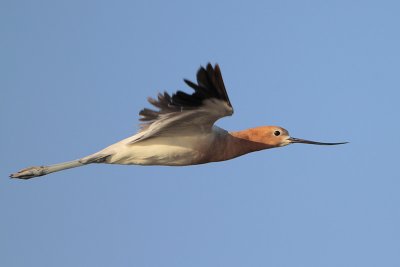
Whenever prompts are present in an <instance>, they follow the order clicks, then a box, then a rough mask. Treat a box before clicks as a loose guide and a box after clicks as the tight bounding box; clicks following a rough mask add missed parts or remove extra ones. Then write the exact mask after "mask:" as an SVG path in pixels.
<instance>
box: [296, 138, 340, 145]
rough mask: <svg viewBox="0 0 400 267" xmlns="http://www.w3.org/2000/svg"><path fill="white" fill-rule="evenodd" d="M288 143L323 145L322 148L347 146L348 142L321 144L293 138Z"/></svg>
mask: <svg viewBox="0 0 400 267" xmlns="http://www.w3.org/2000/svg"><path fill="white" fill-rule="evenodd" d="M289 141H290V143H291V144H294V143H301V144H311V145H324V146H333V145H343V144H347V143H348V142H340V143H323V142H315V141H310V140H305V139H300V138H294V137H289Z"/></svg>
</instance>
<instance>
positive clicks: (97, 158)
mask: <svg viewBox="0 0 400 267" xmlns="http://www.w3.org/2000/svg"><path fill="white" fill-rule="evenodd" d="M109 156H110V155H104V154H103V155H101V154H100V155H96V154H95V155H91V156H88V157H85V158H82V159H78V160H73V161H68V162H62V163H58V164H54V165H49V166H34V167H29V168H25V169H22V170H20V171H19V172H16V173H13V174H11V175H10V177H11V178H18V179H30V178H34V177H38V176H43V175H46V174H49V173H52V172H58V171H62V170H66V169H70V168H76V167H80V166H84V165H87V164H91V163H105V162H106V160H107V158H108V157H109Z"/></svg>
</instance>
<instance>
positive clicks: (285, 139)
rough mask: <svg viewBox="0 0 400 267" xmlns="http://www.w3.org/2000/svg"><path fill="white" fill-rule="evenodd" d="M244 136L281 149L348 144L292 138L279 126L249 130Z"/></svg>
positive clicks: (243, 133)
mask: <svg viewBox="0 0 400 267" xmlns="http://www.w3.org/2000/svg"><path fill="white" fill-rule="evenodd" d="M242 135H245V136H243V137H245V138H246V139H248V140H251V141H253V142H257V143H262V144H265V145H267V146H268V147H280V146H286V145H289V144H294V143H302V144H312V145H341V144H346V143H347V142H340V143H322V142H315V141H310V140H305V139H300V138H294V137H290V135H289V132H288V131H287V130H286V129H284V128H282V127H279V126H261V127H257V128H252V129H248V130H246V131H244V132H242Z"/></svg>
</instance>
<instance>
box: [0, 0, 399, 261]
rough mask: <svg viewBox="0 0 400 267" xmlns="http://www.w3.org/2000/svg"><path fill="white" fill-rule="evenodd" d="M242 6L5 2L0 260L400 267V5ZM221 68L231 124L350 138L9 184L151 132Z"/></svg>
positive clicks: (0, 52)
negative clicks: (151, 125) (155, 110)
mask: <svg viewBox="0 0 400 267" xmlns="http://www.w3.org/2000/svg"><path fill="white" fill-rule="evenodd" d="M242 2H243V3H241V2H239V1H209V0H204V1H172V0H171V1H161V0H160V1H81V0H79V1H77V0H74V1H18V0H16V1H11V0H3V1H1V2H0V34H1V41H0V57H1V60H0V73H1V75H0V120H1V131H0V132H1V138H0V147H1V150H2V151H1V156H0V158H1V166H2V167H1V169H0V266H7V267H17V266H18V267H19V266H40V267H43V266H58V267H64V266H65V267H67V266H68V267H70V266H74V267H79V266H140V267H153V266H154V267H156V266H157V267H159V266H174V267H188V266H199V267H200V266H201V267H204V266H207V267H209V266H230V267H239V266H279V267H286V266H297V267H299V266H300V267H301V266H304V267H314V266H315V267H316V266H325V267H337V266H363V267H372V266H385V267H391V266H396V267H397V266H400V193H399V189H400V175H399V168H398V165H399V156H398V151H399V149H400V141H399V139H400V124H399V117H400V107H399V99H400V93H399V92H400V78H399V77H400V76H399V69H400V65H399V62H400V49H399V47H400V32H399V25H400V16H399V10H400V4H399V2H398V1H294V0H293V1H246V2H244V1H242ZM208 62H212V63H219V64H220V67H221V70H222V74H223V77H224V80H225V85H226V87H227V88H228V93H229V95H230V100H231V102H232V104H233V106H234V108H235V114H234V116H233V117H230V118H224V119H222V120H220V121H218V122H217V124H218V125H219V126H220V127H223V128H225V129H228V130H240V129H245V128H249V127H254V126H260V125H280V126H283V127H285V128H286V129H288V130H289V132H290V133H291V135H292V136H294V137H299V138H306V139H311V140H317V141H328V142H337V141H349V142H350V144H348V145H343V146H333V147H323V146H311V145H300V144H298V145H292V146H288V147H284V148H279V149H273V150H266V151H262V152H257V153H253V154H250V155H246V156H243V157H240V158H237V159H234V160H231V161H226V162H220V163H213V164H206V165H201V166H192V167H141V166H118V165H90V166H87V167H83V168H76V169H72V170H67V171H65V172H59V173H54V174H51V175H49V176H44V177H39V178H36V179H32V180H28V181H24V180H10V179H9V178H8V175H9V174H10V173H12V172H16V171H18V170H19V169H21V168H24V167H27V166H32V165H42V164H53V163H58V162H62V161H68V160H72V159H76V158H80V157H83V156H86V155H88V154H91V153H93V152H96V151H98V150H100V149H102V148H103V147H106V146H108V145H110V144H112V143H114V142H116V141H119V140H121V139H123V138H125V137H128V136H130V135H132V134H134V133H135V132H136V131H137V129H138V127H137V125H138V121H137V119H138V112H139V110H140V109H142V108H143V107H145V106H147V107H148V106H149V104H148V103H147V102H146V97H147V96H156V94H157V93H158V92H160V91H164V90H166V91H168V92H174V91H175V90H177V89H181V90H182V89H183V90H186V91H188V92H189V91H190V89H189V88H187V87H186V86H185V85H184V83H183V81H182V79H183V78H188V79H191V80H194V79H195V74H196V71H197V69H198V68H199V66H200V65H205V64H207V63H208Z"/></svg>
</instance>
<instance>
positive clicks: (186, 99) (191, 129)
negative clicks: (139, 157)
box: [130, 63, 233, 143]
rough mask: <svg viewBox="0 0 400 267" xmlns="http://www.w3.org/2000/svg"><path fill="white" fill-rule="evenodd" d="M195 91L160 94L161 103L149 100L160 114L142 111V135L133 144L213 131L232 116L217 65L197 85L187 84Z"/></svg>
mask: <svg viewBox="0 0 400 267" xmlns="http://www.w3.org/2000/svg"><path fill="white" fill-rule="evenodd" d="M184 81H185V83H186V84H187V85H189V86H190V87H191V88H192V89H194V93H192V94H188V93H185V92H182V91H177V92H176V93H174V94H173V95H172V96H170V95H169V94H168V93H166V92H165V93H164V94H161V93H160V94H159V95H158V99H153V98H148V101H149V102H150V104H152V105H153V106H155V107H156V108H157V109H158V110H152V109H147V108H145V109H143V110H141V111H140V113H139V115H140V116H141V118H140V121H142V122H143V123H142V124H141V125H140V126H141V128H140V130H139V133H138V134H136V135H135V138H134V139H133V140H132V141H131V142H130V143H136V142H138V141H142V140H144V139H148V138H151V137H155V136H182V135H186V134H193V133H199V132H207V131H211V128H212V126H213V124H214V122H215V121H217V120H218V119H220V118H222V117H225V116H230V115H232V114H233V108H232V105H231V102H230V101H229V98H228V94H227V93H226V89H225V85H224V81H223V80H222V75H221V70H220V69H219V66H218V64H216V65H215V67H214V68H213V66H212V65H211V64H210V63H209V64H208V65H207V67H206V68H204V67H200V69H199V70H198V72H197V84H195V83H193V82H191V81H189V80H186V79H185V80H184Z"/></svg>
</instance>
